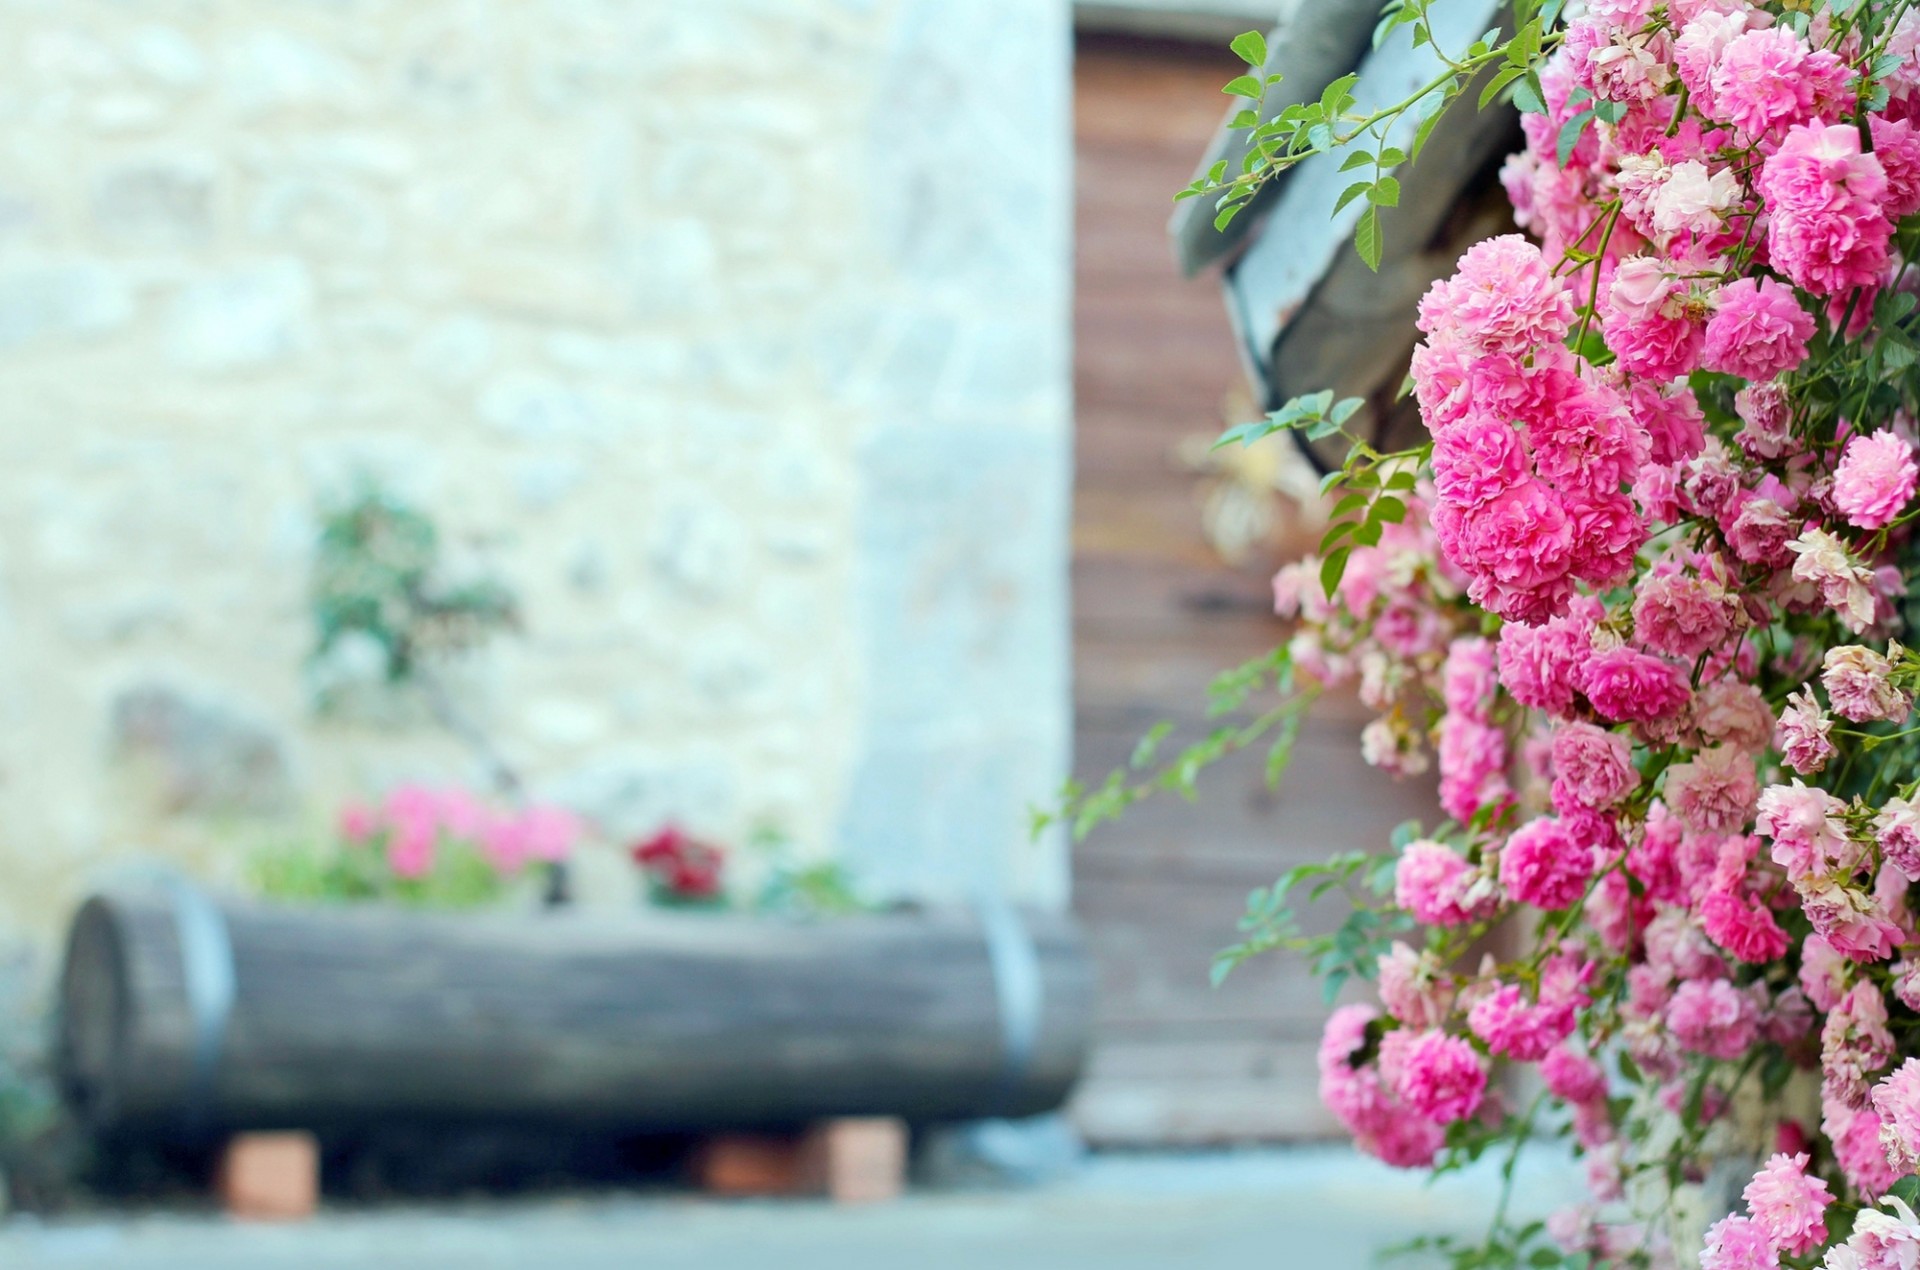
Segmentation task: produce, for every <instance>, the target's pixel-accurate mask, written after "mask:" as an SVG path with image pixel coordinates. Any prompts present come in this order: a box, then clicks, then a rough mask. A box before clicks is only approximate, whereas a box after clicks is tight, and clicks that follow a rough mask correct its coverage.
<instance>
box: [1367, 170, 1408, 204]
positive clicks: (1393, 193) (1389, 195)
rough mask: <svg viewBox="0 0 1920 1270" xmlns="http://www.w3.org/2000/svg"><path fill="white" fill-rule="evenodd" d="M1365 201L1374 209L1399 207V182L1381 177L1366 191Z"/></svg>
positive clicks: (1387, 177)
mask: <svg viewBox="0 0 1920 1270" xmlns="http://www.w3.org/2000/svg"><path fill="white" fill-rule="evenodd" d="M1367 201H1368V202H1369V203H1372V204H1373V205H1374V206H1375V207H1398V206H1400V182H1398V181H1396V180H1395V179H1394V178H1392V177H1390V176H1383V177H1381V178H1380V179H1379V180H1378V181H1377V182H1375V183H1374V186H1373V188H1372V189H1370V190H1368V191H1367Z"/></svg>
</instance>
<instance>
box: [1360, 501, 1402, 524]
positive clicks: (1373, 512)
mask: <svg viewBox="0 0 1920 1270" xmlns="http://www.w3.org/2000/svg"><path fill="white" fill-rule="evenodd" d="M1406 518H1407V505H1406V504H1405V503H1403V502H1401V501H1400V500H1399V499H1397V498H1389V497H1386V496H1385V495H1382V496H1381V497H1379V498H1376V499H1375V500H1374V501H1373V506H1372V507H1371V508H1370V509H1368V511H1367V519H1368V520H1379V521H1385V522H1386V523H1387V524H1389V525H1397V524H1399V523H1400V522H1401V521H1403V520H1405V519H1406Z"/></svg>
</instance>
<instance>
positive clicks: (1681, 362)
mask: <svg viewBox="0 0 1920 1270" xmlns="http://www.w3.org/2000/svg"><path fill="white" fill-rule="evenodd" d="M1602 309H1603V312H1602V314H1601V320H1602V322H1603V324H1604V326H1605V328H1606V333H1607V346H1608V347H1609V348H1611V349H1612V350H1613V351H1614V354H1615V355H1616V356H1617V357H1618V358H1619V361H1620V365H1621V366H1622V367H1624V368H1626V369H1627V370H1629V371H1632V372H1633V373H1634V374H1636V375H1644V376H1645V377H1646V378H1648V379H1652V380H1660V381H1665V380H1669V379H1675V378H1678V377H1679V376H1681V375H1685V374H1687V373H1688V372H1689V371H1691V370H1693V369H1694V367H1696V366H1698V365H1699V364H1700V351H1701V348H1702V346H1703V343H1704V340H1705V333H1704V327H1703V326H1702V324H1701V321H1700V317H1701V314H1700V311H1699V309H1698V307H1697V306H1695V305H1694V304H1693V303H1692V302H1691V298H1690V297H1689V295H1688V292H1687V284H1686V283H1685V282H1684V281H1682V280H1681V279H1680V278H1678V277H1676V276H1674V275H1673V274H1672V273H1670V272H1668V270H1667V267H1666V266H1665V265H1664V264H1663V263H1662V262H1661V261H1660V260H1658V259H1656V258H1654V257H1652V256H1635V257H1633V258H1632V259H1631V260H1625V261H1622V262H1621V264H1620V266H1619V268H1618V269H1616V270H1615V271H1614V275H1613V284H1612V285H1611V286H1610V287H1608V288H1607V293H1606V296H1605V303H1604V304H1603V306H1602Z"/></svg>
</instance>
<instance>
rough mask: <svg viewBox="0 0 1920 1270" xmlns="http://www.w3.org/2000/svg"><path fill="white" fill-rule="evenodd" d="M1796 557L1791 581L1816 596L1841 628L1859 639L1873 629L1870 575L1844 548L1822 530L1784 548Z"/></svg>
mask: <svg viewBox="0 0 1920 1270" xmlns="http://www.w3.org/2000/svg"><path fill="white" fill-rule="evenodd" d="M1787 550H1789V551H1791V552H1792V553H1793V554H1794V556H1795V557H1797V558H1796V559H1795V560H1794V562H1793V578H1794V581H1796V582H1806V583H1809V584H1811V585H1812V586H1813V588H1814V589H1815V590H1816V591H1817V592H1818V593H1819V595H1820V598H1821V600H1822V601H1823V602H1824V603H1825V604H1826V606H1827V607H1828V608H1830V609H1832V610H1833V611H1834V612H1836V613H1838V614H1839V615H1840V621H1841V624H1842V625H1844V626H1845V627H1846V628H1847V629H1848V630H1850V631H1852V632H1853V633H1854V634H1856V635H1858V634H1859V633H1860V632H1862V631H1864V630H1866V629H1867V628H1868V627H1869V626H1872V625H1873V619H1874V616H1875V613H1876V611H1877V605H1876V604H1875V603H1874V590H1873V574H1872V573H1871V572H1869V571H1868V569H1867V568H1866V566H1865V565H1862V564H1861V563H1860V562H1859V561H1858V560H1855V559H1854V558H1853V556H1852V555H1850V554H1849V553H1848V551H1847V548H1846V545H1845V544H1844V543H1842V542H1841V541H1840V540H1839V539H1838V538H1835V537H1834V536H1833V535H1832V534H1830V533H1828V532H1827V531H1826V530H1824V529H1809V530H1807V531H1806V532H1804V533H1802V534H1801V535H1800V536H1799V537H1798V538H1796V539H1794V540H1793V541H1792V542H1790V543H1788V544H1787Z"/></svg>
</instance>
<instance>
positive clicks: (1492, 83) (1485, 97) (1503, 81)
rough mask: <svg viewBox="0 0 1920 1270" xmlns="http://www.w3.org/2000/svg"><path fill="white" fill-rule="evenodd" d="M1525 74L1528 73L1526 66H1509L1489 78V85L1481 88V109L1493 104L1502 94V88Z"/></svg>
mask: <svg viewBox="0 0 1920 1270" xmlns="http://www.w3.org/2000/svg"><path fill="white" fill-rule="evenodd" d="M1524 74H1526V68H1525V67H1522V66H1509V67H1507V68H1505V69H1504V70H1502V71H1501V72H1500V73H1499V74H1498V75H1495V76H1494V77H1493V78H1492V79H1490V80H1488V81H1487V86H1486V87H1485V88H1483V89H1481V90H1480V109H1482V110H1485V109H1486V108H1487V107H1488V106H1490V105H1492V104H1493V99H1494V98H1496V97H1498V96H1499V95H1500V90H1501V89H1503V88H1505V87H1506V86H1507V85H1508V84H1511V83H1512V82H1513V81H1514V80H1516V79H1519V78H1520V77H1521V76H1522V75H1524Z"/></svg>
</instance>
